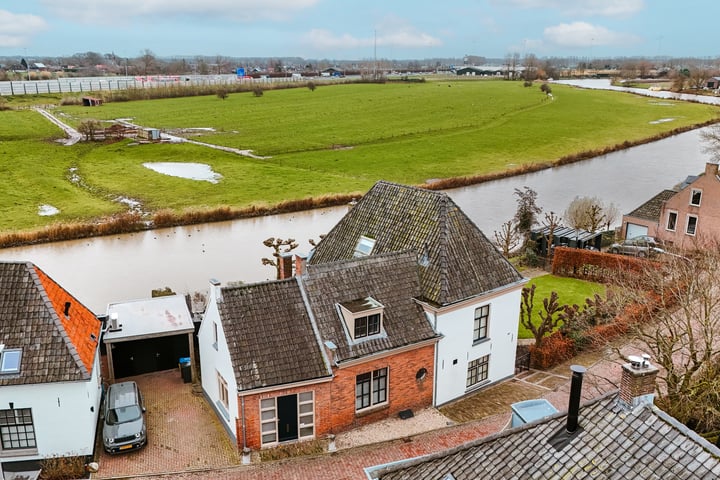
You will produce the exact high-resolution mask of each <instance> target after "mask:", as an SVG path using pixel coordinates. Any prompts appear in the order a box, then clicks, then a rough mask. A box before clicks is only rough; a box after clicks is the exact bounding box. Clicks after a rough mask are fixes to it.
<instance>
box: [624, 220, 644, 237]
mask: <svg viewBox="0 0 720 480" xmlns="http://www.w3.org/2000/svg"><path fill="white" fill-rule="evenodd" d="M647 233H648V227H646V226H645V225H636V224H634V223H628V224H627V233H626V234H625V238H633V237H638V236H640V235H647Z"/></svg>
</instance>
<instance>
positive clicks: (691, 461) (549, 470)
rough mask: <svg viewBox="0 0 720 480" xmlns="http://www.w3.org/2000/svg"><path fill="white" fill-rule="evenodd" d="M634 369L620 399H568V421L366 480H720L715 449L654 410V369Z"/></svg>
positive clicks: (529, 427) (371, 473)
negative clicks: (515, 479)
mask: <svg viewBox="0 0 720 480" xmlns="http://www.w3.org/2000/svg"><path fill="white" fill-rule="evenodd" d="M637 365H638V364H635V366H634V365H633V364H626V365H623V367H622V380H621V384H620V385H621V386H620V392H619V394H618V393H616V392H613V393H612V394H608V395H605V396H603V397H600V398H599V399H596V400H593V401H591V402H589V403H586V404H585V405H584V406H582V407H580V406H579V403H580V398H579V395H578V396H577V397H574V398H573V397H572V393H571V400H570V405H569V407H570V408H569V409H568V410H569V411H568V413H567V414H566V413H561V414H556V415H553V416H551V417H549V418H545V419H541V420H538V421H536V422H533V423H529V424H526V425H523V426H521V427H518V428H513V429H511V430H507V431H505V432H501V433H499V434H496V435H492V436H489V437H485V438H482V439H479V440H475V441H472V442H469V443H466V444H464V445H462V446H459V447H456V448H454V449H452V450H448V451H445V452H441V453H438V454H432V455H428V456H426V457H420V458H415V459H410V460H405V461H401V462H396V463H395V464H390V465H384V466H378V467H371V468H368V469H366V472H367V475H368V478H369V479H378V480H400V479H410V478H412V479H413V480H424V479H428V480H429V479H432V480H476V479H479V478H498V479H499V478H508V479H510V478H518V479H519V478H558V479H559V478H577V479H580V478H588V479H589V478H603V479H617V480H624V479H634V480H650V479H653V480H655V479H668V478H673V479H686V480H707V479H712V478H718V477H719V476H720V449H718V448H717V447H716V446H715V445H713V444H711V443H709V442H708V441H707V440H705V439H704V438H702V437H701V436H699V435H697V434H696V433H695V432H693V431H692V430H690V429H688V428H687V427H686V426H685V425H683V424H681V423H680V422H678V421H677V420H675V419H674V418H673V417H671V416H670V415H667V414H666V413H664V412H662V411H661V410H659V409H658V408H656V407H655V406H654V405H653V402H652V392H653V389H654V377H655V375H656V374H657V369H656V368H654V367H653V366H647V367H645V366H639V367H638V366H637ZM573 377H574V380H575V379H576V378H577V374H573ZM580 378H582V375H580ZM580 381H581V380H580ZM578 393H579V388H578Z"/></svg>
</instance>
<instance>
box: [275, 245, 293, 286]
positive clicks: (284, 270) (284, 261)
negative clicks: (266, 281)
mask: <svg viewBox="0 0 720 480" xmlns="http://www.w3.org/2000/svg"><path fill="white" fill-rule="evenodd" d="M278 265H279V266H280V269H279V271H278V280H285V279H286V278H290V277H292V270H293V254H292V253H290V252H284V253H281V254H280V256H279V257H278Z"/></svg>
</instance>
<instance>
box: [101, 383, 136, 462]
mask: <svg viewBox="0 0 720 480" xmlns="http://www.w3.org/2000/svg"><path fill="white" fill-rule="evenodd" d="M102 418H103V431H102V435H103V447H105V451H106V452H108V453H122V452H127V451H131V450H137V449H139V448H142V447H143V446H144V445H145V444H146V443H147V426H146V423H145V404H144V403H143V398H142V394H141V393H140V389H139V388H138V386H137V384H136V383H135V382H122V383H114V384H112V385H110V388H109V389H108V391H107V394H106V397H105V405H104V408H103V415H102Z"/></svg>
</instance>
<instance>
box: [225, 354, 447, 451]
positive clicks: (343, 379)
mask: <svg viewBox="0 0 720 480" xmlns="http://www.w3.org/2000/svg"><path fill="white" fill-rule="evenodd" d="M434 358H435V345H428V346H424V347H421V348H417V349H414V350H410V351H407V352H403V353H398V354H396V355H392V356H389V357H385V358H381V359H377V360H373V361H370V362H366V363H362V364H359V365H355V366H352V367H348V368H339V369H338V368H336V369H335V372H334V373H335V378H334V379H333V380H332V381H331V382H325V383H317V384H313V385H308V386H304V387H296V388H287V389H282V390H274V391H272V392H267V393H263V394H258V395H248V396H246V397H245V435H246V443H247V446H248V447H250V448H253V449H258V448H260V446H261V441H260V400H261V399H265V398H273V397H281V396H284V395H292V394H299V393H302V392H307V391H312V392H313V393H314V400H315V405H314V406H315V437H316V438H322V437H324V436H325V435H327V434H329V433H338V432H342V431H344V430H348V429H350V428H354V427H357V426H361V425H365V424H367V423H371V422H375V421H378V420H382V419H384V418H387V417H390V416H395V415H397V413H398V412H400V411H401V410H406V409H418V408H424V407H428V406H431V405H432V400H433V362H434ZM385 367H387V368H388V402H387V404H386V405H382V406H380V407H378V408H373V407H370V408H368V409H366V410H365V411H363V412H360V413H356V412H355V377H356V376H357V375H360V374H363V373H367V372H370V371H373V370H377V369H380V368H385ZM421 368H424V369H426V370H427V374H426V375H425V378H423V379H422V380H417V379H416V375H417V373H418V371H419V370H420V369H421ZM242 411H243V406H242V400H241V399H240V398H238V412H240V413H241V415H242ZM236 431H237V441H238V449H242V447H243V445H242V441H243V433H242V419H238V420H237V422H236Z"/></svg>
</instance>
